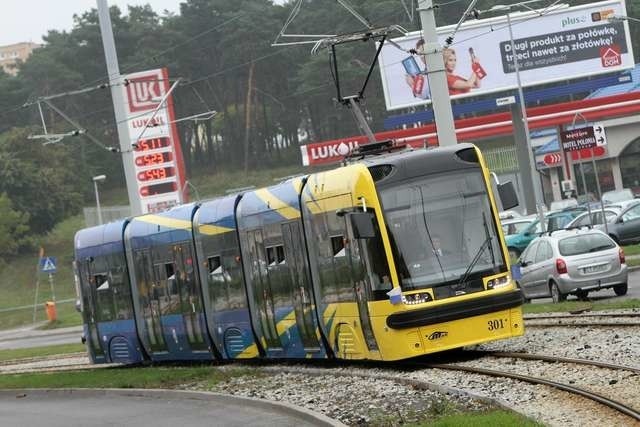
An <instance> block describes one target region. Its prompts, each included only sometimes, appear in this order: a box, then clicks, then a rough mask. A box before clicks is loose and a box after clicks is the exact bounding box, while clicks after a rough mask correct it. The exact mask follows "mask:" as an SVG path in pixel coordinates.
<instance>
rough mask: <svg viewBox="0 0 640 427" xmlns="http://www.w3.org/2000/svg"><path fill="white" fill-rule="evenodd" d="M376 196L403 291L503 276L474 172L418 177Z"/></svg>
mask: <svg viewBox="0 0 640 427" xmlns="http://www.w3.org/2000/svg"><path fill="white" fill-rule="evenodd" d="M380 194H381V198H382V204H383V209H384V214H385V218H386V223H387V227H388V231H389V235H390V238H391V244H392V250H393V252H394V258H395V261H396V267H397V270H398V274H399V276H400V282H401V283H400V284H401V287H402V289H403V290H405V291H406V290H413V289H423V288H428V287H437V286H439V285H451V284H464V283H467V282H469V281H471V280H478V279H481V278H482V277H483V276H486V275H488V274H491V273H498V272H500V271H506V264H505V261H504V257H503V254H502V251H501V249H500V241H499V238H498V233H497V231H496V228H495V220H494V216H493V214H492V211H491V208H490V203H489V195H488V193H487V190H486V187H485V184H484V179H483V177H482V174H481V171H480V170H479V169H472V170H465V171H455V172H450V173H446V174H438V175H433V176H428V175H427V176H422V177H419V178H416V179H415V180H412V181H409V182H403V183H400V184H397V185H395V186H393V187H387V188H383V189H381V190H380ZM478 290H480V289H478Z"/></svg>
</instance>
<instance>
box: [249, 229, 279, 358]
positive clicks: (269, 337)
mask: <svg viewBox="0 0 640 427" xmlns="http://www.w3.org/2000/svg"><path fill="white" fill-rule="evenodd" d="M247 240H248V243H249V262H250V263H251V264H250V266H249V268H250V275H251V286H252V287H253V298H254V302H255V307H256V309H257V311H258V312H257V313H255V314H254V316H255V315H257V316H258V321H259V323H260V325H259V327H260V329H259V331H260V332H262V336H263V337H264V339H265V341H266V343H267V347H268V348H269V349H273V348H277V349H280V348H282V344H281V343H280V337H279V336H278V330H277V329H276V316H275V313H274V310H273V306H274V305H273V293H272V291H271V284H270V282H269V275H268V273H267V261H266V257H265V248H264V243H263V238H262V231H261V230H253V231H248V232H247Z"/></svg>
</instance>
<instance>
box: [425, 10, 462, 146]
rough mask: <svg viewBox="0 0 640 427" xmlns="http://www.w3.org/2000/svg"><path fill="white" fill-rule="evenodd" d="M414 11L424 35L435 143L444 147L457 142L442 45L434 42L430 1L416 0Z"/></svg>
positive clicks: (434, 34)
mask: <svg viewBox="0 0 640 427" xmlns="http://www.w3.org/2000/svg"><path fill="white" fill-rule="evenodd" d="M418 11H419V12H420V21H421V23H422V35H423V38H424V42H425V44H424V53H425V65H426V67H427V82H428V83H429V91H430V92H431V103H432V105H433V115H434V118H435V122H436V132H437V133H438V145H440V147H447V146H451V145H455V144H457V143H458V140H457V138H456V131H455V129H456V128H455V123H454V121H453V112H452V111H451V98H450V97H449V88H448V86H447V75H446V71H445V69H444V60H443V58H442V46H440V43H439V42H438V33H437V32H436V18H435V14H434V9H433V1H432V0H419V1H418Z"/></svg>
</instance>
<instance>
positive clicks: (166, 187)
mask: <svg viewBox="0 0 640 427" xmlns="http://www.w3.org/2000/svg"><path fill="white" fill-rule="evenodd" d="M174 191H178V184H176V183H175V182H163V183H162V184H154V185H145V186H144V187H140V195H141V196H142V197H148V196H155V195H156V194H164V193H171V192H174Z"/></svg>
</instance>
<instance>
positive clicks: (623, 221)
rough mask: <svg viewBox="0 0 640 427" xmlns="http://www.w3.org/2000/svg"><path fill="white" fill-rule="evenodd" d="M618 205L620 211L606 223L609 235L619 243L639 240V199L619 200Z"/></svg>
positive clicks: (628, 243) (624, 243) (623, 243)
mask: <svg viewBox="0 0 640 427" xmlns="http://www.w3.org/2000/svg"><path fill="white" fill-rule="evenodd" d="M618 205H620V206H621V209H620V211H619V212H618V214H617V215H616V216H615V217H614V218H612V219H611V221H610V222H609V223H607V229H608V230H607V231H608V233H609V236H611V237H612V238H613V240H615V241H616V243H618V244H620V245H630V244H633V243H638V242H640V200H632V201H628V202H619V203H618ZM608 208H609V206H608Z"/></svg>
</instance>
